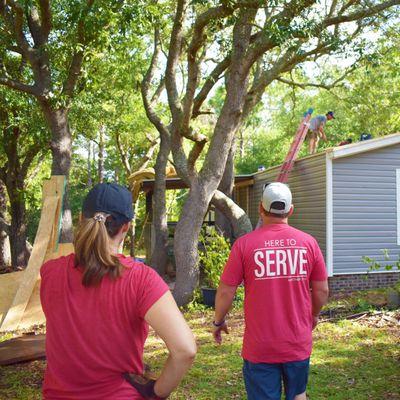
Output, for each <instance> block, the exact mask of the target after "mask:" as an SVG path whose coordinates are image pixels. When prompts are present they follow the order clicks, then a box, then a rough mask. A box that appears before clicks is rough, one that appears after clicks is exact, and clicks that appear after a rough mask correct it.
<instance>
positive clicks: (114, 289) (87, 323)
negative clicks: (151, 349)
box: [40, 254, 168, 400]
mask: <svg viewBox="0 0 400 400" xmlns="http://www.w3.org/2000/svg"><path fill="white" fill-rule="evenodd" d="M119 257H120V261H121V262H122V264H124V265H125V266H126V267H127V268H126V269H125V270H124V272H123V274H122V276H121V278H118V279H116V280H111V279H110V278H108V277H104V278H103V279H102V281H101V283H100V285H99V286H95V287H85V286H83V285H82V283H81V280H82V271H81V270H80V269H79V268H75V267H74V255H73V254H71V255H69V256H67V257H60V258H58V259H56V260H51V261H48V262H47V263H45V264H44V265H43V266H42V268H41V271H40V274H41V277H42V282H41V287H40V298H41V302H42V307H43V311H44V313H45V315H46V320H47V322H46V323H47V332H46V356H47V369H46V373H45V379H44V384H43V397H44V399H52V400H53V399H54V400H55V399H57V400H61V399H74V400H95V399H96V400H100V399H101V400H105V399H109V400H111V399H112V400H128V399H129V400H133V399H142V396H140V395H139V394H138V392H137V391H136V390H135V389H134V388H133V387H132V386H131V385H130V384H129V383H127V382H126V381H125V380H124V379H123V378H122V373H124V372H132V373H136V374H142V373H143V347H144V342H145V340H146V338H147V334H148V325H147V323H146V322H145V320H144V315H145V314H146V312H147V311H148V309H149V308H150V307H151V306H152V305H153V304H154V303H155V302H156V301H157V300H158V299H159V298H160V297H161V296H162V295H163V294H165V293H166V292H167V290H168V286H167V285H166V284H165V283H164V281H163V280H162V279H161V278H160V277H159V276H158V275H157V273H156V272H155V271H154V270H152V269H151V268H149V267H147V266H146V265H144V264H142V263H140V262H137V261H134V260H133V259H131V258H127V257H124V256H122V255H121V256H119Z"/></svg>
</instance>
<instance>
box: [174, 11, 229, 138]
mask: <svg viewBox="0 0 400 400" xmlns="http://www.w3.org/2000/svg"><path fill="white" fill-rule="evenodd" d="M233 12H234V9H233V8H231V7H227V6H226V5H224V4H223V5H221V6H218V7H213V8H209V9H208V10H207V11H205V12H203V13H202V14H200V15H199V16H198V17H197V19H196V22H195V23H194V26H193V34H192V40H191V42H190V45H189V48H188V52H187V65H188V80H187V85H186V93H185V97H184V99H183V121H182V128H181V131H182V134H183V135H184V136H185V132H187V131H189V124H190V120H191V119H192V107H193V100H194V94H195V91H196V88H197V85H198V78H199V62H200V61H199V60H197V53H198V51H199V49H200V48H201V47H202V46H204V43H205V42H206V40H207V36H206V35H205V33H204V29H205V27H206V26H207V25H208V24H209V23H210V22H211V21H213V20H215V19H220V18H225V17H227V16H228V15H232V14H233Z"/></svg>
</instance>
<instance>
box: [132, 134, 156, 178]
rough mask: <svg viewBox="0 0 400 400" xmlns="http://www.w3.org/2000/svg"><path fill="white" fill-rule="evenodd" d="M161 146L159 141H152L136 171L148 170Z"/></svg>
mask: <svg viewBox="0 0 400 400" xmlns="http://www.w3.org/2000/svg"><path fill="white" fill-rule="evenodd" d="M148 139H149V138H148ZM149 140H150V139H149ZM159 144H160V140H159V139H153V140H150V147H149V148H148V149H147V152H146V154H145V155H144V156H143V157H142V158H141V159H140V160H139V162H138V163H137V165H136V166H135V169H136V171H138V170H142V169H145V168H147V166H148V165H149V162H150V161H151V159H152V158H153V155H154V152H155V150H156V148H157V146H158V145H159Z"/></svg>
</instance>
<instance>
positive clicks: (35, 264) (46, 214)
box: [0, 196, 60, 332]
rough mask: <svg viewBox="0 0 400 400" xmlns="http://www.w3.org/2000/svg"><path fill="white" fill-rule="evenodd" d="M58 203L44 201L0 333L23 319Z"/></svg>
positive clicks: (52, 200)
mask: <svg viewBox="0 0 400 400" xmlns="http://www.w3.org/2000/svg"><path fill="white" fill-rule="evenodd" d="M59 202H60V198H59V197H58V196H51V197H46V198H45V200H44V204H43V209H42V215H41V217H40V222H39V227H38V231H37V233H36V238H35V242H34V244H33V249H32V254H31V256H30V258H29V263H28V266H27V267H26V270H25V272H24V276H23V280H22V282H21V285H20V286H19V288H18V290H17V293H16V294H15V297H14V300H13V302H12V304H11V307H10V309H9V310H8V312H7V314H6V316H5V318H4V320H3V323H2V324H1V326H0V332H4V331H10V330H15V329H17V327H18V324H19V322H20V321H21V319H22V317H23V313H24V311H25V309H26V306H27V304H28V301H29V299H30V297H31V294H32V291H33V289H34V287H35V285H36V281H37V279H38V275H39V270H40V267H41V266H42V264H43V262H44V260H45V256H46V253H47V249H48V246H49V242H50V239H51V233H52V229H53V221H54V218H55V215H56V211H57V207H58V203H59Z"/></svg>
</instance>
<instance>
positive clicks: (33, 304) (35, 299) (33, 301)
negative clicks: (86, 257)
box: [18, 243, 74, 329]
mask: <svg viewBox="0 0 400 400" xmlns="http://www.w3.org/2000/svg"><path fill="white" fill-rule="evenodd" d="M73 252H74V246H73V244H72V243H60V244H59V245H58V249H57V251H55V252H50V253H49V252H48V253H47V255H46V259H45V261H48V260H52V259H54V258H58V257H61V256H67V255H69V254H71V253H73ZM45 321H46V319H45V316H44V314H43V310H42V306H41V304H40V279H38V281H37V282H36V285H35V288H34V289H33V292H32V295H31V298H30V299H29V302H28V305H27V306H26V310H25V312H24V316H23V317H22V319H21V322H20V323H19V325H18V329H30V328H31V327H32V326H34V325H40V324H43V323H44V322H45Z"/></svg>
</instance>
